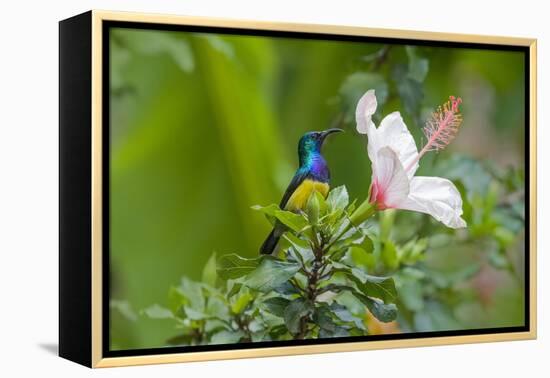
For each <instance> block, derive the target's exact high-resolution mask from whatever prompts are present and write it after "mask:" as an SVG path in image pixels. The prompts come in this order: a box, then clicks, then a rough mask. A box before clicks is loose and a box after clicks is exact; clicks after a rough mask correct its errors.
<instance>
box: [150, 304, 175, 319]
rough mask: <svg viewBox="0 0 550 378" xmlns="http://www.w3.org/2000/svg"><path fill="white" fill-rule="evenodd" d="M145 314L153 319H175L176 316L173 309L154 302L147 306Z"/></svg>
mask: <svg viewBox="0 0 550 378" xmlns="http://www.w3.org/2000/svg"><path fill="white" fill-rule="evenodd" d="M143 314H145V315H146V316H148V317H150V318H152V319H173V318H174V314H173V313H172V311H170V310H168V309H167V308H165V307H162V306H160V305H158V304H154V305H152V306H150V307H147V308H146V309H145V310H143Z"/></svg>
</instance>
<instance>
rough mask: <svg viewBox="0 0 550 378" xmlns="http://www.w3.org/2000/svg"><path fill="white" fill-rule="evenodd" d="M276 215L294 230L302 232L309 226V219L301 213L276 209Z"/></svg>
mask: <svg viewBox="0 0 550 378" xmlns="http://www.w3.org/2000/svg"><path fill="white" fill-rule="evenodd" d="M275 217H276V218H277V219H278V220H279V221H280V222H281V223H282V224H284V225H285V226H287V227H288V228H290V229H291V230H292V231H295V232H300V231H302V230H303V229H305V228H306V227H307V226H308V222H307V220H305V219H304V217H303V216H301V215H299V214H295V213H292V212H290V211H285V210H277V211H275Z"/></svg>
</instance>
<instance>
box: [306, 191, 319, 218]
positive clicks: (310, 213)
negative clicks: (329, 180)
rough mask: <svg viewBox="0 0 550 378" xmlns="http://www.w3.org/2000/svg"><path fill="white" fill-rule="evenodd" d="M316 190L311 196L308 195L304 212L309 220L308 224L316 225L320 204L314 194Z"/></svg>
mask: <svg viewBox="0 0 550 378" xmlns="http://www.w3.org/2000/svg"><path fill="white" fill-rule="evenodd" d="M316 194H317V192H314V194H313V195H312V196H309V199H308V201H307V206H306V214H307V218H308V221H309V224H311V225H316V224H317V222H318V221H319V213H320V211H321V210H320V207H321V204H320V203H319V198H318V196H317V195H316Z"/></svg>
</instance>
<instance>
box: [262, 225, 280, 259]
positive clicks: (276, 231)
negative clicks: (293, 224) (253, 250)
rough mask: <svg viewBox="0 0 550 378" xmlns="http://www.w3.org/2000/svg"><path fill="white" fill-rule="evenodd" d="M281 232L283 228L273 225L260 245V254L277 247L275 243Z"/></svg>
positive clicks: (267, 252) (268, 253)
mask: <svg viewBox="0 0 550 378" xmlns="http://www.w3.org/2000/svg"><path fill="white" fill-rule="evenodd" d="M283 233H284V230H282V229H281V228H280V227H277V226H275V227H274V228H273V230H272V231H271V232H270V233H269V235H268V236H267V239H265V241H264V242H263V244H262V246H261V247H260V253H261V254H262V255H270V254H272V253H273V251H274V250H275V247H277V243H278V242H279V239H280V238H281V236H282V235H283Z"/></svg>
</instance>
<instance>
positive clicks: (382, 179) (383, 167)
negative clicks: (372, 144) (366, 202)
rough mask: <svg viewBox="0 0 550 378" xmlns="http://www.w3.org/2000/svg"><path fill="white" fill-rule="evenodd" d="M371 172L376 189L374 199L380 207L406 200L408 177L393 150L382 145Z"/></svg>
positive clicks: (396, 205)
mask: <svg viewBox="0 0 550 378" xmlns="http://www.w3.org/2000/svg"><path fill="white" fill-rule="evenodd" d="M372 173H373V182H375V183H376V184H375V185H376V189H377V198H376V200H377V201H378V202H379V205H381V207H382V208H388V207H389V208H393V207H399V204H400V203H402V202H403V201H406V200H407V195H408V194H409V178H408V177H407V174H406V173H405V170H404V169H403V165H402V164H401V162H400V161H399V157H398V156H397V153H396V152H395V151H394V150H392V149H391V148H390V147H383V148H381V149H380V150H379V151H378V154H377V158H376V163H374V162H373V164H372Z"/></svg>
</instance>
